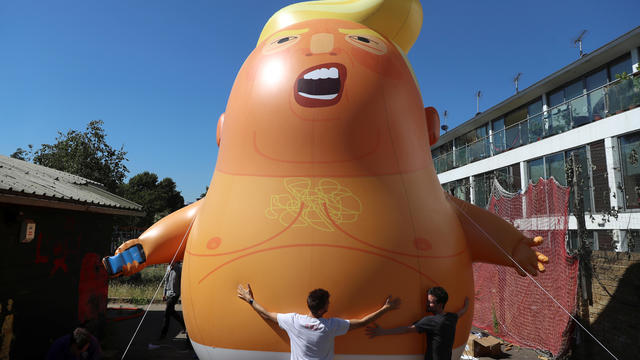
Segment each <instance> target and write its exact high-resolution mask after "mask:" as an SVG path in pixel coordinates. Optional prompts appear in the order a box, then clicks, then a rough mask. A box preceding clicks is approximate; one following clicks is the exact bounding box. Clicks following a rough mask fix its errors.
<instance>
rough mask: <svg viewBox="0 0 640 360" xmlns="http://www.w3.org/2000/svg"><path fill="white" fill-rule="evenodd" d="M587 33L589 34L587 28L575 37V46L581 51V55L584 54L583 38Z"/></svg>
mask: <svg viewBox="0 0 640 360" xmlns="http://www.w3.org/2000/svg"><path fill="white" fill-rule="evenodd" d="M585 35H587V30H582V32H581V33H580V35H578V36H577V37H575V38H574V39H573V46H574V47H577V48H578V50H579V51H580V57H583V56H584V53H583V52H582V39H583V38H584V37H585Z"/></svg>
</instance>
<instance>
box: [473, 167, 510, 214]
mask: <svg viewBox="0 0 640 360" xmlns="http://www.w3.org/2000/svg"><path fill="white" fill-rule="evenodd" d="M493 179H496V180H497V181H498V183H499V184H500V186H502V188H503V189H505V190H506V191H509V192H514V191H513V188H514V186H513V182H514V179H513V176H511V168H510V167H504V168H500V169H497V170H494V171H489V172H486V173H484V174H480V175H476V176H474V177H473V191H474V204H475V205H477V206H479V207H482V208H486V207H487V205H488V204H489V200H490V197H491V191H492V185H493ZM518 188H519V184H518Z"/></svg>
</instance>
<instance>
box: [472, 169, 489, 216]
mask: <svg viewBox="0 0 640 360" xmlns="http://www.w3.org/2000/svg"><path fill="white" fill-rule="evenodd" d="M473 191H474V203H475V205H477V206H479V207H482V208H485V207H487V204H488V203H489V195H491V176H490V175H486V174H483V175H479V176H476V177H474V179H473Z"/></svg>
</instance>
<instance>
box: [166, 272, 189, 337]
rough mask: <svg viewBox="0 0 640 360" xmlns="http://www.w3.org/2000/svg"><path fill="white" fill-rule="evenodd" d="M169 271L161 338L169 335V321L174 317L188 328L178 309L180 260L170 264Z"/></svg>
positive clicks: (180, 274)
mask: <svg viewBox="0 0 640 360" xmlns="http://www.w3.org/2000/svg"><path fill="white" fill-rule="evenodd" d="M168 271H169V275H168V276H167V283H166V284H165V286H164V295H163V296H162V299H163V300H166V302H167V307H166V308H165V310H164V321H163V322H162V330H160V340H161V339H164V338H165V337H166V336H167V332H168V331H169V322H170V321H171V318H172V317H173V318H174V319H176V321H178V322H179V323H180V325H181V326H182V328H183V329H185V330H186V327H185V325H184V319H183V318H182V315H180V314H179V313H178V312H177V311H176V304H177V303H178V299H180V277H181V276H182V264H181V263H179V262H176V263H173V264H171V265H170V266H169V269H168Z"/></svg>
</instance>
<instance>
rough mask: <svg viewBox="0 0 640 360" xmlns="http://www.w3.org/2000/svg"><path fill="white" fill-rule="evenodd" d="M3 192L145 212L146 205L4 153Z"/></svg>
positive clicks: (1, 166) (0, 178)
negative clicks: (143, 205)
mask: <svg viewBox="0 0 640 360" xmlns="http://www.w3.org/2000/svg"><path fill="white" fill-rule="evenodd" d="M0 191H8V192H11V193H15V194H16V195H19V194H27V195H31V196H37V197H46V198H51V199H54V200H55V199H57V200H66V201H72V202H80V203H84V204H90V205H94V206H104V207H113V208H118V209H128V210H137V211H141V210H142V206H141V205H138V204H136V203H134V202H133V201H129V200H127V199H125V198H122V197H120V196H117V195H115V194H112V193H110V192H108V191H107V190H106V189H105V188H104V186H102V184H100V183H97V182H95V181H92V180H88V179H85V178H82V177H80V176H76V175H73V174H69V173H66V172H64V171H59V170H55V169H51V168H48V167H45V166H42V165H36V164H32V163H29V162H26V161H22V160H18V159H13V158H10V157H7V156H4V155H0Z"/></svg>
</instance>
